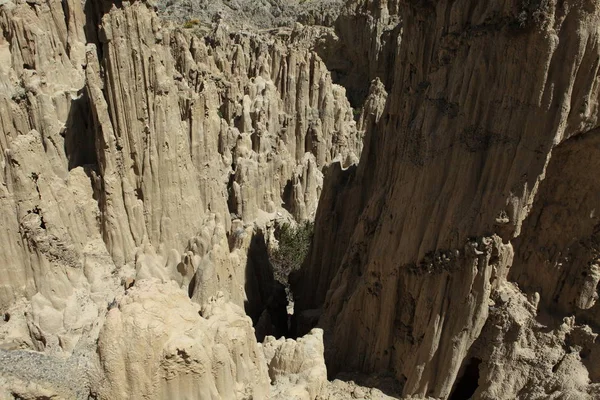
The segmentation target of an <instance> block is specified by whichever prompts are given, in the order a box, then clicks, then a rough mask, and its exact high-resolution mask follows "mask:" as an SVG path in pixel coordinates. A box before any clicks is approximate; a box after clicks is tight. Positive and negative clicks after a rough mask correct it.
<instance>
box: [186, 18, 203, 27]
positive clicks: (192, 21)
mask: <svg viewBox="0 0 600 400" xmlns="http://www.w3.org/2000/svg"><path fill="white" fill-rule="evenodd" d="M198 24H200V20H197V19H190V20H187V21H186V22H185V24H183V27H184V28H185V29H190V28H193V27H194V26H196V25H198Z"/></svg>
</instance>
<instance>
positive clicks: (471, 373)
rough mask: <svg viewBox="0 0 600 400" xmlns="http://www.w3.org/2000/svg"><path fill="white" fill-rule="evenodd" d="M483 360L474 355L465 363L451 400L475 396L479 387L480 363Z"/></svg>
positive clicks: (461, 399)
mask: <svg viewBox="0 0 600 400" xmlns="http://www.w3.org/2000/svg"><path fill="white" fill-rule="evenodd" d="M480 364H481V360H480V359H479V358H476V357H473V358H471V359H469V360H468V361H467V362H466V363H463V366H462V367H461V370H460V372H459V374H458V378H457V379H456V381H455V383H454V388H453V389H452V392H451V394H450V397H449V398H448V399H449V400H468V399H470V398H472V397H473V395H474V394H475V391H477V388H478V387H479V365H480Z"/></svg>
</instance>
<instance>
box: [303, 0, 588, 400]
mask: <svg viewBox="0 0 600 400" xmlns="http://www.w3.org/2000/svg"><path fill="white" fill-rule="evenodd" d="M346 8H348V9H355V10H358V11H359V12H357V13H356V14H355V16H354V17H353V18H354V19H352V18H350V20H349V21H346V23H347V24H351V23H352V21H356V18H359V19H365V20H366V21H367V24H368V26H369V28H367V29H370V30H372V31H373V32H381V27H382V26H388V25H389V21H390V20H391V18H392V16H394V18H399V19H400V20H401V23H400V24H401V29H397V30H393V31H392V33H393V34H396V37H395V38H391V41H392V42H393V43H394V45H393V46H392V47H393V49H394V52H395V53H394V55H389V54H388V55H386V57H387V58H385V59H387V60H388V61H387V62H390V63H393V67H391V68H388V69H385V71H384V73H382V75H381V76H380V80H381V81H382V82H383V83H384V85H385V89H386V91H387V92H388V96H387V101H386V102H385V103H384V105H383V106H382V108H383V113H382V114H381V115H380V116H379V117H378V119H376V121H375V125H374V126H373V128H371V129H368V130H367V132H366V137H365V143H364V150H363V153H362V156H361V160H360V163H359V164H358V166H357V167H356V168H349V169H346V170H344V169H343V168H340V167H339V166H332V167H331V168H330V172H329V175H328V176H327V177H326V179H325V182H326V183H325V188H324V189H323V195H322V198H321V204H320V205H319V209H318V211H317V218H316V228H315V231H316V233H315V238H314V240H313V247H312V250H311V254H310V255H309V259H308V260H307V262H306V263H305V268H304V270H303V271H302V273H301V274H299V275H298V276H296V278H295V279H296V283H295V285H293V286H295V291H294V293H295V295H296V299H295V300H296V309H297V310H299V311H300V313H299V314H298V317H297V322H296V325H297V327H298V329H300V331H301V332H302V331H305V330H306V329H307V328H310V327H311V326H312V325H313V324H314V323H315V321H316V320H318V326H319V327H322V328H323V329H324V331H325V349H326V350H325V354H326V361H327V365H328V368H329V372H330V373H332V372H333V373H335V372H336V371H356V370H358V371H362V372H363V373H367V374H381V375H387V374H392V375H393V376H394V377H395V378H396V379H397V380H398V381H399V382H401V383H402V387H403V389H402V392H403V394H404V395H416V396H432V397H435V398H449V397H451V398H468V397H471V396H472V397H473V398H477V399H514V398H528V399H529V398H531V399H533V398H540V399H541V398H598V396H600V394H599V393H600V392H599V390H600V382H599V381H598V375H597V367H596V365H597V364H598V359H597V355H598V342H597V341H596V337H597V332H598V330H599V328H600V326H598V319H597V313H596V309H597V307H595V304H596V300H597V298H598V286H597V284H598V281H599V276H600V275H598V270H597V254H598V253H597V249H598V244H597V241H596V239H595V238H596V236H595V232H596V230H597V221H596V218H597V217H596V213H597V211H596V210H597V207H598V201H599V200H600V197H599V196H598V194H597V190H596V187H595V181H596V178H595V177H594V172H592V171H594V170H595V163H596V161H595V160H596V159H597V156H598V154H599V153H598V151H597V146H596V142H597V139H596V136H597V129H596V128H597V126H598V118H599V110H598V100H599V93H598V85H597V82H598V77H599V75H598V63H597V60H598V58H599V56H600V52H599V38H600V36H599V34H600V31H599V26H600V25H599V22H600V20H599V17H600V7H598V3H596V2H592V1H583V2H580V1H564V2H563V1H561V2H555V1H547V2H546V1H543V2H516V1H506V2H487V1H483V2H471V1H435V2H412V1H377V0H372V1H351V2H349V3H348V5H347V6H346ZM365 15H367V16H366V17H365ZM339 23H344V20H341V19H340V20H338V24H339ZM348 32H352V27H351V26H346V27H345V28H344V29H341V30H339V32H338V33H339V34H340V38H341V40H343V36H342V35H348ZM388 34H389V33H388ZM354 35H356V34H354ZM358 35H360V33H358ZM386 35H387V34H386ZM384 36H385V35H384ZM384 36H381V35H379V36H377V35H376V36H371V38H372V41H371V42H370V45H369V46H365V47H366V48H367V49H370V50H368V51H372V52H373V53H372V54H376V51H377V49H378V48H381V46H382V45H383V43H384V42H383V41H381V38H383V37H384ZM386 40H388V41H389V40H390V39H389V38H388V39H386ZM347 56H348V57H350V58H351V57H355V56H353V55H352V52H348V53H347ZM377 60H378V59H377V57H371V58H369V61H370V62H371V65H370V66H369V68H368V69H365V70H364V71H365V73H367V72H368V73H369V74H375V75H377V73H378V72H377V71H378V65H377ZM357 62H361V61H359V60H357ZM362 62H364V61H362ZM358 89H360V88H357V89H355V90H358ZM332 249H334V250H333V251H332ZM465 393H467V394H465ZM461 396H464V397H461Z"/></svg>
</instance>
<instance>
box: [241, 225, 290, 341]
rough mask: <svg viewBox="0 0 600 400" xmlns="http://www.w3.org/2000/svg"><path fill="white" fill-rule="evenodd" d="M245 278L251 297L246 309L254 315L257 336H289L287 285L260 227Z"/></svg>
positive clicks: (245, 304)
mask: <svg viewBox="0 0 600 400" xmlns="http://www.w3.org/2000/svg"><path fill="white" fill-rule="evenodd" d="M245 282H246V283H245V291H246V296H247V300H246V301H245V302H244V309H245V311H246V314H247V315H248V316H249V317H250V318H252V322H253V325H254V329H255V334H256V338H257V340H258V341H259V342H262V341H263V340H264V338H265V336H267V335H270V336H275V337H276V338H279V337H281V336H287V335H288V315H287V299H286V295H285V288H284V287H283V285H281V284H280V283H278V282H276V281H275V279H274V276H273V267H272V266H271V263H270V261H269V253H268V251H267V245H266V243H265V237H264V234H263V232H262V230H260V229H255V231H254V233H253V235H252V239H251V241H250V247H249V249H248V259H247V262H246V281H245Z"/></svg>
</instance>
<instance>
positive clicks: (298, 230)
mask: <svg viewBox="0 0 600 400" xmlns="http://www.w3.org/2000/svg"><path fill="white" fill-rule="evenodd" d="M313 230H314V223H312V222H305V223H301V224H298V225H297V226H296V227H293V226H291V225H289V224H285V225H282V226H281V228H280V229H279V234H276V235H275V236H276V237H277V240H278V241H279V247H278V248H277V249H274V250H272V251H271V252H270V254H269V255H270V256H271V264H273V273H274V275H275V279H276V280H277V281H278V282H280V283H282V284H283V285H285V286H286V287H287V286H288V276H289V275H290V272H292V271H296V270H298V269H299V268H300V267H301V266H302V262H303V261H304V259H305V258H306V255H307V254H308V249H309V247H310V243H311V241H312V237H313Z"/></svg>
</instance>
